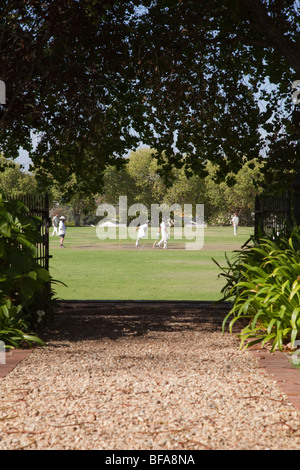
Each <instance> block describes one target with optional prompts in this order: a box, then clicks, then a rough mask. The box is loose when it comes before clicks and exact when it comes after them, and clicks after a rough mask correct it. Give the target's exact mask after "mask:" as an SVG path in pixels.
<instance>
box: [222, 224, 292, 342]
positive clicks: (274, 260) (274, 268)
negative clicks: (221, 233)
mask: <svg viewBox="0 0 300 470" xmlns="http://www.w3.org/2000/svg"><path fill="white" fill-rule="evenodd" d="M251 241H252V245H250V244H249V242H250V243H251ZM249 242H248V243H247V244H246V245H245V246H244V247H243V248H242V249H241V250H240V251H237V252H236V253H235V258H234V260H233V261H232V262H231V261H230V260H229V259H228V258H227V264H228V267H227V268H223V272H222V273H221V274H220V275H221V276H225V278H226V280H227V283H226V285H225V286H224V288H223V291H222V292H223V295H224V298H223V300H228V299H230V300H232V302H233V306H232V309H231V310H230V312H229V314H228V315H227V316H226V318H225V320H224V322H223V330H224V327H225V324H226V323H227V321H228V319H229V318H230V317H233V318H231V320H230V323H229V329H230V331H232V328H233V325H234V324H235V322H236V321H237V320H243V321H244V320H247V325H246V326H245V327H244V328H243V329H242V331H241V333H240V336H241V347H243V346H244V347H248V346H250V345H253V344H256V343H261V346H264V345H265V344H266V343H271V351H274V350H276V349H279V350H282V348H283V345H284V344H285V343H288V342H291V343H292V346H293V344H294V342H295V340H296V338H298V337H299V334H300V231H299V228H295V229H294V230H293V231H292V233H291V235H290V236H289V237H288V236H282V237H281V238H278V239H277V240H271V239H268V238H261V239H259V240H258V241H255V240H254V239H251V240H250V241H249ZM219 267H220V266H219Z"/></svg>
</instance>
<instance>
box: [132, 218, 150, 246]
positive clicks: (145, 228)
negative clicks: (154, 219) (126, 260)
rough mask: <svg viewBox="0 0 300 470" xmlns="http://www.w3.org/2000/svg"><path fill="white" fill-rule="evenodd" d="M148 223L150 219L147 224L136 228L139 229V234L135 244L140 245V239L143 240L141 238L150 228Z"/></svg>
mask: <svg viewBox="0 0 300 470" xmlns="http://www.w3.org/2000/svg"><path fill="white" fill-rule="evenodd" d="M148 223H149V220H148V221H147V223H146V224H143V225H140V226H139V227H137V228H136V230H137V231H138V234H137V239H136V242H135V246H140V244H139V241H140V240H141V238H145V237H146V233H147V230H148Z"/></svg>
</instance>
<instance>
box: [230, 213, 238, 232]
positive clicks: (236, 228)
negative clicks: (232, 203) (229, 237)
mask: <svg viewBox="0 0 300 470" xmlns="http://www.w3.org/2000/svg"><path fill="white" fill-rule="evenodd" d="M239 221H240V220H239V217H238V216H237V214H236V212H235V213H234V214H233V217H232V219H231V223H232V225H233V234H234V235H236V234H237V231H238V226H239Z"/></svg>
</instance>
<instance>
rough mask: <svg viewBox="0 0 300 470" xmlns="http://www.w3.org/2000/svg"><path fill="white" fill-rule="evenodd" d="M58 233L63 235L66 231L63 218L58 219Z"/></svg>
mask: <svg viewBox="0 0 300 470" xmlns="http://www.w3.org/2000/svg"><path fill="white" fill-rule="evenodd" d="M58 233H59V235H65V233H66V227H65V224H64V221H63V220H60V221H59V228H58Z"/></svg>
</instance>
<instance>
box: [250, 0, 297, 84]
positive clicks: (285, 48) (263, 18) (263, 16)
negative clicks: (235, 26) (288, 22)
mask: <svg viewBox="0 0 300 470" xmlns="http://www.w3.org/2000/svg"><path fill="white" fill-rule="evenodd" d="M242 1H243V4H244V6H245V9H246V11H247V13H248V15H249V17H250V21H251V24H252V26H253V27H254V28H256V30H257V31H258V32H259V33H260V34H263V36H264V38H265V39H266V41H267V42H268V43H269V45H270V46H271V47H273V48H274V49H276V50H278V51H279V52H281V54H282V55H283V56H284V57H285V58H286V59H287V61H288V62H289V64H290V65H291V67H292V68H293V69H294V70H295V71H296V74H297V77H298V78H300V50H299V45H298V44H296V43H295V42H293V41H291V40H290V39H288V38H287V37H285V36H284V34H283V31H282V30H281V29H280V28H279V27H278V26H277V25H276V23H275V22H274V20H273V19H272V18H271V17H270V16H269V15H268V13H267V10H266V8H265V6H264V5H263V3H262V2H261V0H242ZM297 77H296V78H297Z"/></svg>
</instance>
